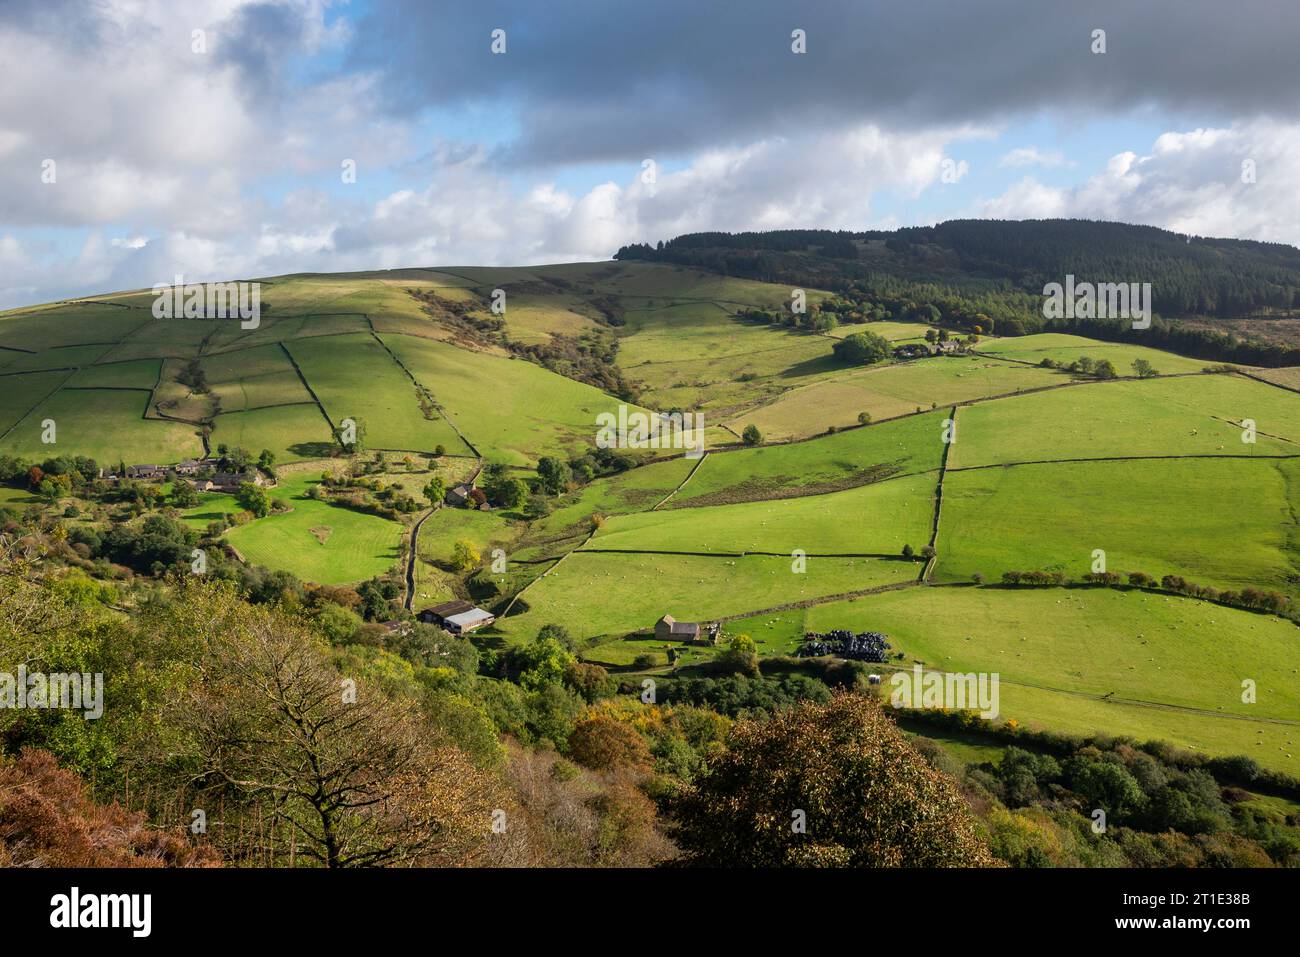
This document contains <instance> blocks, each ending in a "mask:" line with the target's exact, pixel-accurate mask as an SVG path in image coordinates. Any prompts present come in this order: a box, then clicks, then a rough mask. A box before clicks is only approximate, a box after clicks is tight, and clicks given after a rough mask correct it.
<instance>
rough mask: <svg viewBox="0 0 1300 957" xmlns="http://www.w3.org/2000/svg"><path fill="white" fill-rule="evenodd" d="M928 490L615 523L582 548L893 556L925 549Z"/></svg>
mask: <svg viewBox="0 0 1300 957" xmlns="http://www.w3.org/2000/svg"><path fill="white" fill-rule="evenodd" d="M934 487H935V477H934V476H933V475H911V476H904V477H901V478H896V479H891V480H888V481H884V482H878V483H876V484H874V485H864V486H861V487H859V488H854V489H848V490H846V491H843V492H831V493H829V494H826V495H810V496H804V497H802V498H786V499H774V500H770V501H763V502H744V503H741V504H737V505H715V506H711V507H705V508H678V509H665V510H662V511H659V512H652V513H641V514H637V515H622V516H616V517H614V518H611V519H609V520H608V521H607V522H606V523H605V525H604V527H603V528H601V529H600V530H599V531H598V532H597V533H596V535H595V537H594V538H592V540H591V541H590V543H589V544H587V545H586V546H584V548H585V549H617V550H622V551H647V552H653V551H663V552H671V551H684V552H729V553H737V552H773V553H777V554H786V555H788V554H790V553H791V552H792V551H793V550H795V549H801V550H802V551H803V552H805V553H806V554H826V555H860V554H884V555H897V554H898V553H899V551H900V550H901V549H902V547H903V545H904V544H907V543H910V544H911V545H912V547H913V548H915V549H916V550H918V551H919V550H920V548H921V546H922V545H924V544H926V543H927V542H929V540H930V527H931V521H932V519H933V516H934Z"/></svg>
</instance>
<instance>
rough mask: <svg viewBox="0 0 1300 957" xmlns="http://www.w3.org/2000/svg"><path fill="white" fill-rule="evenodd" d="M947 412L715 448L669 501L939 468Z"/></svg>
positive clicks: (721, 498)
mask: <svg viewBox="0 0 1300 957" xmlns="http://www.w3.org/2000/svg"><path fill="white" fill-rule="evenodd" d="M946 417H947V412H946V411H944V410H939V411H937V412H932V413H927V414H925V415H917V416H910V417H908V418H905V419H899V420H897V421H893V422H882V423H880V424H878V425H872V426H868V427H867V428H860V429H850V430H847V431H844V432H837V433H835V434H834V435H828V436H824V437H822V438H817V439H812V440H810V441H807V442H798V443H793V444H790V445H774V446H767V447H760V448H753V449H741V450H739V451H735V452H715V453H712V454H710V455H709V456H708V458H707V459H705V461H704V464H703V465H702V466H700V469H699V471H698V472H696V473H695V475H694V476H693V477H692V478H691V480H690V482H688V483H687V484H686V486H685V487H684V488H683V489H682V490H681V492H679V493H678V494H677V495H676V496H674V497H673V499H672V501H671V502H670V503H669V506H670V507H674V508H676V507H681V506H684V505H687V504H692V503H693V504H700V505H703V504H710V505H713V504H724V503H729V502H741V501H750V500H755V499H763V498H776V497H780V496H782V495H798V494H806V493H807V492H808V491H812V490H817V489H821V490H825V491H829V490H831V489H833V488H848V487H852V486H854V485H861V484H864V483H865V482H867V481H870V480H871V475H870V472H869V471H868V470H870V469H871V468H872V467H873V466H889V467H892V468H896V469H898V470H899V471H900V472H901V473H903V474H908V473H915V472H924V471H928V470H930V469H935V468H938V467H939V462H940V459H941V458H942V455H943V442H942V423H943V420H944V419H945V418H946Z"/></svg>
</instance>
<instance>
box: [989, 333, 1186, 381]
mask: <svg viewBox="0 0 1300 957" xmlns="http://www.w3.org/2000/svg"><path fill="white" fill-rule="evenodd" d="M976 348H977V349H978V350H979V351H980V352H985V353H988V354H990V355H996V356H1005V357H1006V358H1008V359H1018V360H1020V361H1022V362H1033V363H1038V362H1041V361H1042V360H1043V359H1054V360H1055V361H1057V362H1061V363H1064V364H1067V365H1068V364H1069V363H1071V362H1073V361H1075V360H1076V359H1078V358H1080V357H1081V356H1088V357H1089V358H1092V359H1096V360H1097V361H1098V362H1100V361H1101V360H1102V359H1109V360H1110V361H1111V364H1112V365H1114V366H1115V371H1116V372H1118V373H1119V374H1120V375H1122V376H1124V375H1132V374H1133V360H1135V359H1146V360H1147V361H1148V362H1150V363H1151V365H1152V367H1153V368H1154V369H1155V370H1156V372H1158V373H1160V374H1161V375H1169V374H1171V373H1175V372H1200V371H1201V369H1203V368H1204V367H1205V366H1207V365H1211V364H1212V363H1210V362H1207V361H1206V360H1204V359H1190V358H1187V357H1186V356H1179V355H1175V354H1174V353H1172V352H1163V351H1161V350H1160V349H1150V348H1148V347H1146V346H1136V345H1129V344H1127V343H1115V342H1099V341H1098V340H1096V339H1087V338H1085V337H1083V336H1071V335H1066V334H1065V333H1060V332H1045V333H1040V334H1039V335H1035V336H1013V337H1010V338H1006V339H986V340H984V341H983V342H981V343H980V344H979V345H978V346H977V347H976Z"/></svg>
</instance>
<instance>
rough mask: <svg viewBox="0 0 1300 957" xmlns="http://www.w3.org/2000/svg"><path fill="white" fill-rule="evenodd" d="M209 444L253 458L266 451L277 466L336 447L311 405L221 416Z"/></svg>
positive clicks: (317, 408)
mask: <svg viewBox="0 0 1300 957" xmlns="http://www.w3.org/2000/svg"><path fill="white" fill-rule="evenodd" d="M211 442H212V445H213V447H214V448H215V447H216V446H217V445H221V444H225V445H229V446H230V447H231V448H244V449H247V450H248V451H249V452H251V453H252V454H253V455H257V454H258V453H260V452H261V451H262V449H270V450H271V451H272V452H274V453H275V460H276V461H277V462H281V463H284V462H299V461H303V460H305V459H314V458H320V457H322V456H325V455H329V454H330V453H332V452H333V451H335V450H336V449H337V448H338V446H337V445H336V444H335V443H334V440H333V437H332V436H331V434H330V427H329V423H328V422H326V421H325V417H324V416H323V415H321V411H320V408H319V407H318V406H317V405H316V403H315V402H308V403H304V404H301V405H286V406H276V407H274V408H264V409H253V410H251V411H249V412H228V413H223V414H221V415H218V416H217V417H216V418H215V419H213V427H212V438H211Z"/></svg>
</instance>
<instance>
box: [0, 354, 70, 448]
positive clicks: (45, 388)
mask: <svg viewBox="0 0 1300 957" xmlns="http://www.w3.org/2000/svg"><path fill="white" fill-rule="evenodd" d="M67 378H68V373H67V372H24V373H22V374H21V375H5V376H0V435H3V439H0V448H3V447H4V446H5V441H7V440H9V439H12V438H16V437H15V436H13V435H6V434H4V433H6V432H8V430H10V429H12V428H14V426H16V425H17V424H18V423H19V422H20V421H21V420H22V419H23V417H24V416H25V415H27V413H28V412H30V411H31V410H32V408H33V407H34V406H37V405H39V404H40V403H41V401H42V400H44V399H45V398H46V397H47V396H49V395H52V394H53V393H54V391H55V390H56V389H58V387H59V386H60V385H62V384H63V383H64V382H65V381H67ZM36 426H37V428H39V427H40V420H39V419H38V420H37V421H36Z"/></svg>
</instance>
